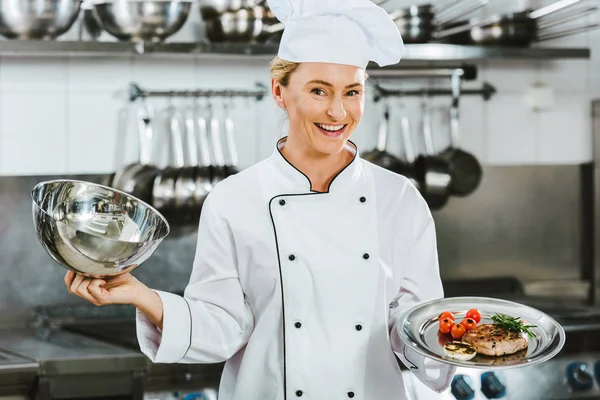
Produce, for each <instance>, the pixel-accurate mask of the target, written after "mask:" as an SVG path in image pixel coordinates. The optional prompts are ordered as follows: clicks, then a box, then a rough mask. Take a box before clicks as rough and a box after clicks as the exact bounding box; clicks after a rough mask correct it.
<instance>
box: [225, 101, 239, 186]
mask: <svg viewBox="0 0 600 400" xmlns="http://www.w3.org/2000/svg"><path fill="white" fill-rule="evenodd" d="M231 103H232V99H231V98H229V100H228V101H226V102H225V104H224V105H223V106H224V108H225V118H224V125H225V143H226V144H227V156H228V160H227V163H226V166H227V174H228V175H234V174H237V173H238V172H239V170H238V167H239V165H240V160H239V155H238V150H237V144H236V140H235V128H234V124H233V119H232V118H231Z"/></svg>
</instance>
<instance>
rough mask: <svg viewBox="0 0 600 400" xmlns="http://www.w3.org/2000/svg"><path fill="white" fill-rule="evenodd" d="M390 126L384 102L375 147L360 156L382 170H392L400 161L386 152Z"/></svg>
mask: <svg viewBox="0 0 600 400" xmlns="http://www.w3.org/2000/svg"><path fill="white" fill-rule="evenodd" d="M389 124H390V106H389V104H388V103H387V102H386V103H385V105H384V109H383V115H382V119H381V121H380V122H379V132H378V136H377V147H376V148H375V149H373V150H370V151H367V152H365V153H364V154H363V155H362V158H364V159H365V160H367V161H370V162H372V163H373V164H376V165H379V166H380V167H382V168H385V169H388V170H392V169H394V168H396V166H397V165H398V164H401V163H402V161H400V159H399V158H398V157H396V156H395V155H393V154H392V153H390V152H388V151H387V141H388V135H389Z"/></svg>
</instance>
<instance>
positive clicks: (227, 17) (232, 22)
mask: <svg viewBox="0 0 600 400" xmlns="http://www.w3.org/2000/svg"><path fill="white" fill-rule="evenodd" d="M204 27H205V32H206V37H207V38H208V39H209V40H210V41H212V42H242V43H250V42H264V41H266V40H268V39H269V38H270V37H271V36H273V35H275V34H277V33H282V32H283V29H284V25H283V24H282V23H279V22H276V21H275V22H273V17H272V16H270V11H269V9H268V8H266V7H263V6H256V7H253V8H242V9H239V10H236V11H227V12H224V13H222V14H220V15H219V16H216V17H214V18H211V19H208V20H205V21H204Z"/></svg>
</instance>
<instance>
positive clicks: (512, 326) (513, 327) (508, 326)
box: [492, 313, 536, 339]
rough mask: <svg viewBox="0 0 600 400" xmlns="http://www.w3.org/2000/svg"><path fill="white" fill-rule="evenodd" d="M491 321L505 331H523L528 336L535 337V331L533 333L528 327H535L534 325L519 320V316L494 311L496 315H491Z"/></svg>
mask: <svg viewBox="0 0 600 400" xmlns="http://www.w3.org/2000/svg"><path fill="white" fill-rule="evenodd" d="M492 321H494V325H496V326H499V327H501V328H503V329H505V330H507V331H510V332H515V333H521V332H525V333H526V334H527V336H529V337H530V338H532V339H533V338H535V333H533V332H532V331H531V329H529V328H535V327H536V325H525V324H524V323H523V322H521V318H520V317H511V316H508V315H505V314H498V313H496V315H494V316H492Z"/></svg>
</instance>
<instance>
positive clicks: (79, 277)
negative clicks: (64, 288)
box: [69, 274, 85, 293]
mask: <svg viewBox="0 0 600 400" xmlns="http://www.w3.org/2000/svg"><path fill="white" fill-rule="evenodd" d="M84 279H85V276H83V275H81V274H75V278H74V279H73V282H71V287H70V288H69V291H70V292H71V293H77V288H78V287H79V285H81V282H83V280H84Z"/></svg>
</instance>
